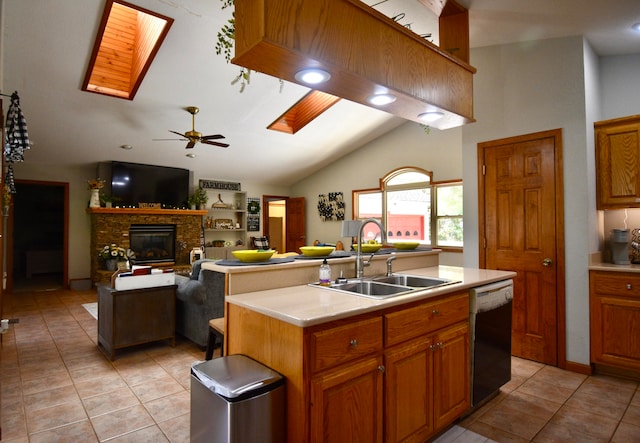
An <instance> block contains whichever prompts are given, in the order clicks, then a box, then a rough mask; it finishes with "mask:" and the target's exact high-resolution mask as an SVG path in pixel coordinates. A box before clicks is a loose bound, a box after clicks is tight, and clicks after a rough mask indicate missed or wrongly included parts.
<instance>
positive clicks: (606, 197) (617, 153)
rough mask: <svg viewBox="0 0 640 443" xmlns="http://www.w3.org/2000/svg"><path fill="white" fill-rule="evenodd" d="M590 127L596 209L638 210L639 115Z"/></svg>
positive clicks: (639, 193)
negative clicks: (594, 158) (593, 143)
mask: <svg viewBox="0 0 640 443" xmlns="http://www.w3.org/2000/svg"><path fill="white" fill-rule="evenodd" d="M594 128H595V138H596V141H595V142H596V192H597V196H596V199H597V207H598V209H623V208H640V115H633V116H630V117H624V118H616V119H613V120H606V121H601V122H596V123H594Z"/></svg>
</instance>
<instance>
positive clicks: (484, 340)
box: [469, 280, 513, 407]
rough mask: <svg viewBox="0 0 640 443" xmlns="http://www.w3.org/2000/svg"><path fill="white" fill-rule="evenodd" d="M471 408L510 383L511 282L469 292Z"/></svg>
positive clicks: (482, 287) (503, 282)
mask: <svg viewBox="0 0 640 443" xmlns="http://www.w3.org/2000/svg"><path fill="white" fill-rule="evenodd" d="M469 301H470V303H469V306H470V326H471V406H472V407H476V406H478V405H479V404H481V403H483V402H484V401H486V400H488V399H490V398H491V397H492V396H493V394H495V393H497V392H498V390H499V389H500V387H501V386H502V385H504V384H505V383H507V382H508V381H509V380H511V315H512V313H511V309H512V304H513V280H503V281H499V282H496V283H492V284H489V285H486V286H481V287H477V288H472V289H471V293H470V300H469Z"/></svg>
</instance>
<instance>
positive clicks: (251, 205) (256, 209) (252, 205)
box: [247, 197, 260, 214]
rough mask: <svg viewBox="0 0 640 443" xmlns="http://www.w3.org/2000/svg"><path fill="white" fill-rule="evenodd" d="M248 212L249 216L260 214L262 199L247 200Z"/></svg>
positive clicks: (252, 198) (250, 198)
mask: <svg viewBox="0 0 640 443" xmlns="http://www.w3.org/2000/svg"><path fill="white" fill-rule="evenodd" d="M247 211H248V212H249V214H260V199H259V198H257V197H249V198H247Z"/></svg>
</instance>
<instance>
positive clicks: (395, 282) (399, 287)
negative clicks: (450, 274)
mask: <svg viewBox="0 0 640 443" xmlns="http://www.w3.org/2000/svg"><path fill="white" fill-rule="evenodd" d="M454 283H459V282H458V281H454V280H449V279H446V278H439V277H421V276H417V275H409V274H393V275H390V276H386V275H382V276H378V277H365V278H354V279H347V280H346V281H339V282H336V283H331V284H330V285H329V286H321V285H320V284H319V283H311V284H310V286H317V287H319V288H323V289H327V290H331V291H338V292H343V293H347V294H353V295H359V296H361V297H368V298H376V299H383V298H389V297H397V296H399V295H405V294H409V293H411V292H412V291H416V290H423V289H429V288H436V287H440V286H444V285H451V284H454Z"/></svg>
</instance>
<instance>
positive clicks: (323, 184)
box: [292, 122, 462, 244]
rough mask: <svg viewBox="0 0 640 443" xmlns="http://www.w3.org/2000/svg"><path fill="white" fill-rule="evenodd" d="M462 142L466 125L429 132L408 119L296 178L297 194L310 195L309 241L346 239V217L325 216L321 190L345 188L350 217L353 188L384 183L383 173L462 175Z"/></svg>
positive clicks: (441, 177)
mask: <svg viewBox="0 0 640 443" xmlns="http://www.w3.org/2000/svg"><path fill="white" fill-rule="evenodd" d="M461 141H462V140H461V129H460V128H455V129H449V130H446V131H440V130H438V129H431V130H430V132H429V133H428V134H427V133H426V132H425V130H424V129H423V128H422V127H421V126H420V125H418V124H416V123H414V122H407V123H405V124H403V125H402V126H399V127H398V128H396V129H394V130H393V131H390V132H388V133H387V134H385V135H383V136H382V137H380V138H378V139H376V140H374V141H372V142H371V143H368V144H367V145H365V146H363V147H362V148H360V149H358V150H356V151H354V152H352V153H350V154H348V155H346V156H345V157H343V158H341V159H340V160H338V161H337V162H335V163H333V164H332V165H330V166H329V167H327V168H324V169H323V170H321V171H319V172H317V173H315V174H313V175H311V176H310V177H308V178H307V179H305V180H302V181H300V182H298V183H296V184H295V185H294V186H293V187H292V195H294V196H296V197H305V200H306V214H307V215H306V216H307V233H306V235H307V243H308V244H313V242H314V240H319V241H321V242H327V243H335V242H336V241H338V240H342V241H344V239H342V238H340V230H341V222H339V221H329V222H323V221H321V219H320V217H319V215H318V209H317V203H318V194H327V193H329V192H342V193H343V194H344V198H345V204H346V208H345V219H347V220H351V219H352V203H351V192H352V191H353V190H358V189H367V188H378V187H379V186H380V178H382V177H383V176H384V175H386V174H387V173H388V172H389V171H392V170H394V169H397V168H399V167H403V166H416V167H420V168H423V169H426V170H429V171H433V180H434V181H443V180H454V179H460V178H462V168H461V166H462V158H461Z"/></svg>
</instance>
